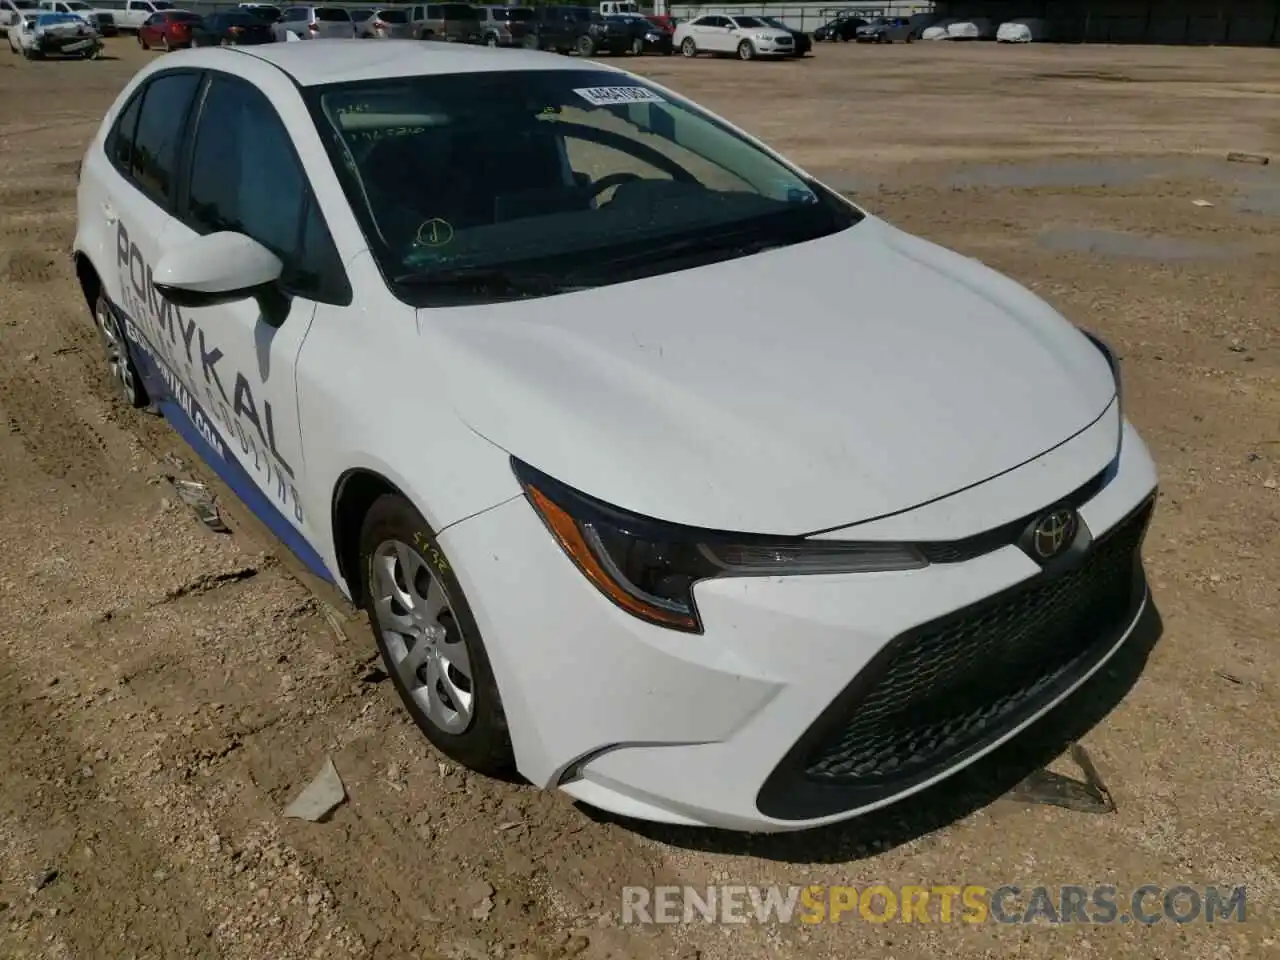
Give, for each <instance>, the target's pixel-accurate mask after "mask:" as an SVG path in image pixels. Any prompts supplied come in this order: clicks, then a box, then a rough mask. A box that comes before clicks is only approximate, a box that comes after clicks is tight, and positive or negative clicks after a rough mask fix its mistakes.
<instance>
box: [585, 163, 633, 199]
mask: <svg viewBox="0 0 1280 960" xmlns="http://www.w3.org/2000/svg"><path fill="white" fill-rule="evenodd" d="M643 179H644V177H642V176H640V174H638V173H630V172H628V171H625V170H623V171H620V172H619V173H609V174H605V175H604V176H603V177H601V178H600V179H599V180H595V181H592V182H591V183H589V184H587V199H588V200H595V199H596V197H598V196H600V194H602V193H604V192H605V191H606V190H608V189H609V188H610V187H620V186H622V185H623V184H624V183H631V182H632V181H633V180H643Z"/></svg>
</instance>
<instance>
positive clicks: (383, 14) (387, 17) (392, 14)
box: [378, 10, 409, 23]
mask: <svg viewBox="0 0 1280 960" xmlns="http://www.w3.org/2000/svg"><path fill="white" fill-rule="evenodd" d="M378 19H379V20H381V21H383V22H384V23H408V22H409V14H408V13H407V12H406V11H404V10H379V11H378Z"/></svg>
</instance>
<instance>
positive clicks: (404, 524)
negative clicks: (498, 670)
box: [360, 494, 514, 775]
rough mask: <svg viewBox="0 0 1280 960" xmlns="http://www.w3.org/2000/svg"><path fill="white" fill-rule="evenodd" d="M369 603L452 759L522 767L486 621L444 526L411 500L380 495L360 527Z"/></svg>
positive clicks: (390, 654)
mask: <svg viewBox="0 0 1280 960" xmlns="http://www.w3.org/2000/svg"><path fill="white" fill-rule="evenodd" d="M360 571H361V574H362V576H363V582H364V587H365V589H364V607H365V612H366V613H367V614H368V615H369V623H370V624H371V625H372V627H373V631H374V640H375V641H376V643H377V645H378V650H379V652H380V653H381V654H382V660H383V663H384V664H385V665H386V669H387V673H388V674H389V675H390V677H391V680H392V682H393V683H394V684H395V688H396V692H397V693H399V695H400V699H401V701H402V702H403V703H404V705H405V708H406V709H407V710H408V711H409V715H410V716H411V717H413V720H414V722H415V723H417V725H418V727H419V728H420V729H421V730H422V732H423V733H424V734H425V735H426V737H427V739H428V740H430V741H431V742H432V743H433V744H435V746H436V747H437V748H438V749H439V750H440V752H442V753H443V754H445V755H446V756H447V757H449V758H450V759H452V760H455V761H457V762H458V763H460V764H462V765H463V766H465V767H469V768H470V769H472V770H475V771H477V772H480V773H485V774H492V775H502V774H504V773H507V772H509V771H510V770H512V769H513V767H514V756H513V752H512V748H511V738H510V735H509V734H508V732H507V719H506V714H505V713H504V712H503V709H502V699H501V697H500V696H499V694H498V685H497V682H496V681H495V680H494V676H493V669H492V667H491V666H490V664H489V656H488V653H487V652H486V650H485V646H484V642H483V641H482V640H481V639H480V629H479V627H478V626H477V625H476V620H475V617H474V616H473V615H472V613H471V607H470V606H469V605H468V603H467V599H466V597H465V596H464V595H463V592H462V586H461V584H460V583H459V582H458V578H457V577H456V576H455V575H454V573H453V568H452V567H450V565H449V561H448V560H447V559H446V558H445V556H444V554H443V552H442V550H441V548H440V544H439V543H438V542H437V541H436V536H435V533H434V532H433V531H432V530H431V528H430V527H428V526H427V523H426V521H425V520H423V519H422V516H421V515H420V514H419V513H418V511H417V510H415V509H414V508H413V506H412V505H411V504H410V503H409V502H408V501H407V500H405V499H404V498H402V497H400V496H397V495H395V494H387V495H385V496H382V497H380V498H379V499H378V500H376V501H375V502H374V504H373V506H372V507H370V509H369V512H368V514H367V515H366V516H365V518H364V524H363V526H362V527H361V531H360Z"/></svg>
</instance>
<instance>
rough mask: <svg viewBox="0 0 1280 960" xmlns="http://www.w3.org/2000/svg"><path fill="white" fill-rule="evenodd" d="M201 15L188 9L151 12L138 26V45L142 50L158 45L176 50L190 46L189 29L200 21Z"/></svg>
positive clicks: (165, 48) (161, 47)
mask: <svg viewBox="0 0 1280 960" xmlns="http://www.w3.org/2000/svg"><path fill="white" fill-rule="evenodd" d="M201 20H202V18H201V16H200V14H198V13H192V12H191V11H190V10H161V11H160V12H159V13H153V14H152V15H151V16H150V17H148V18H147V20H146V22H145V23H143V24H142V26H141V27H139V28H138V45H139V46H140V47H142V49H143V50H150V49H151V48H152V47H159V48H160V49H161V50H165V51H169V50H177V49H180V48H182V47H189V46H191V31H192V29H193V28H194V27H196V26H198V25H199V24H200V23H201Z"/></svg>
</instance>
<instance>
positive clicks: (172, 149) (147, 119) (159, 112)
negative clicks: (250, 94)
mask: <svg viewBox="0 0 1280 960" xmlns="http://www.w3.org/2000/svg"><path fill="white" fill-rule="evenodd" d="M199 87H200V74H199V73H197V72H195V71H185V72H183V73H169V74H161V75H160V76H158V77H156V78H155V79H154V80H152V81H151V82H150V83H148V84H147V90H146V95H145V96H144V97H143V99H142V112H141V113H140V114H139V116H138V126H137V130H136V132H135V134H134V138H133V151H132V156H131V158H130V164H129V172H130V174H131V175H132V177H133V181H134V183H136V184H137V185H138V188H139V189H140V190H142V192H143V193H145V194H147V195H148V196H150V197H151V198H152V199H153V200H155V201H156V202H157V203H159V204H161V205H162V206H166V207H167V206H168V205H169V204H170V203H171V202H172V200H173V198H174V173H175V171H176V168H177V163H178V147H179V145H180V144H181V143H182V137H183V134H184V132H185V131H186V126H187V115H188V114H189V113H190V112H191V102H192V101H193V100H194V99H195V95H196V90H197V89H199Z"/></svg>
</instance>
